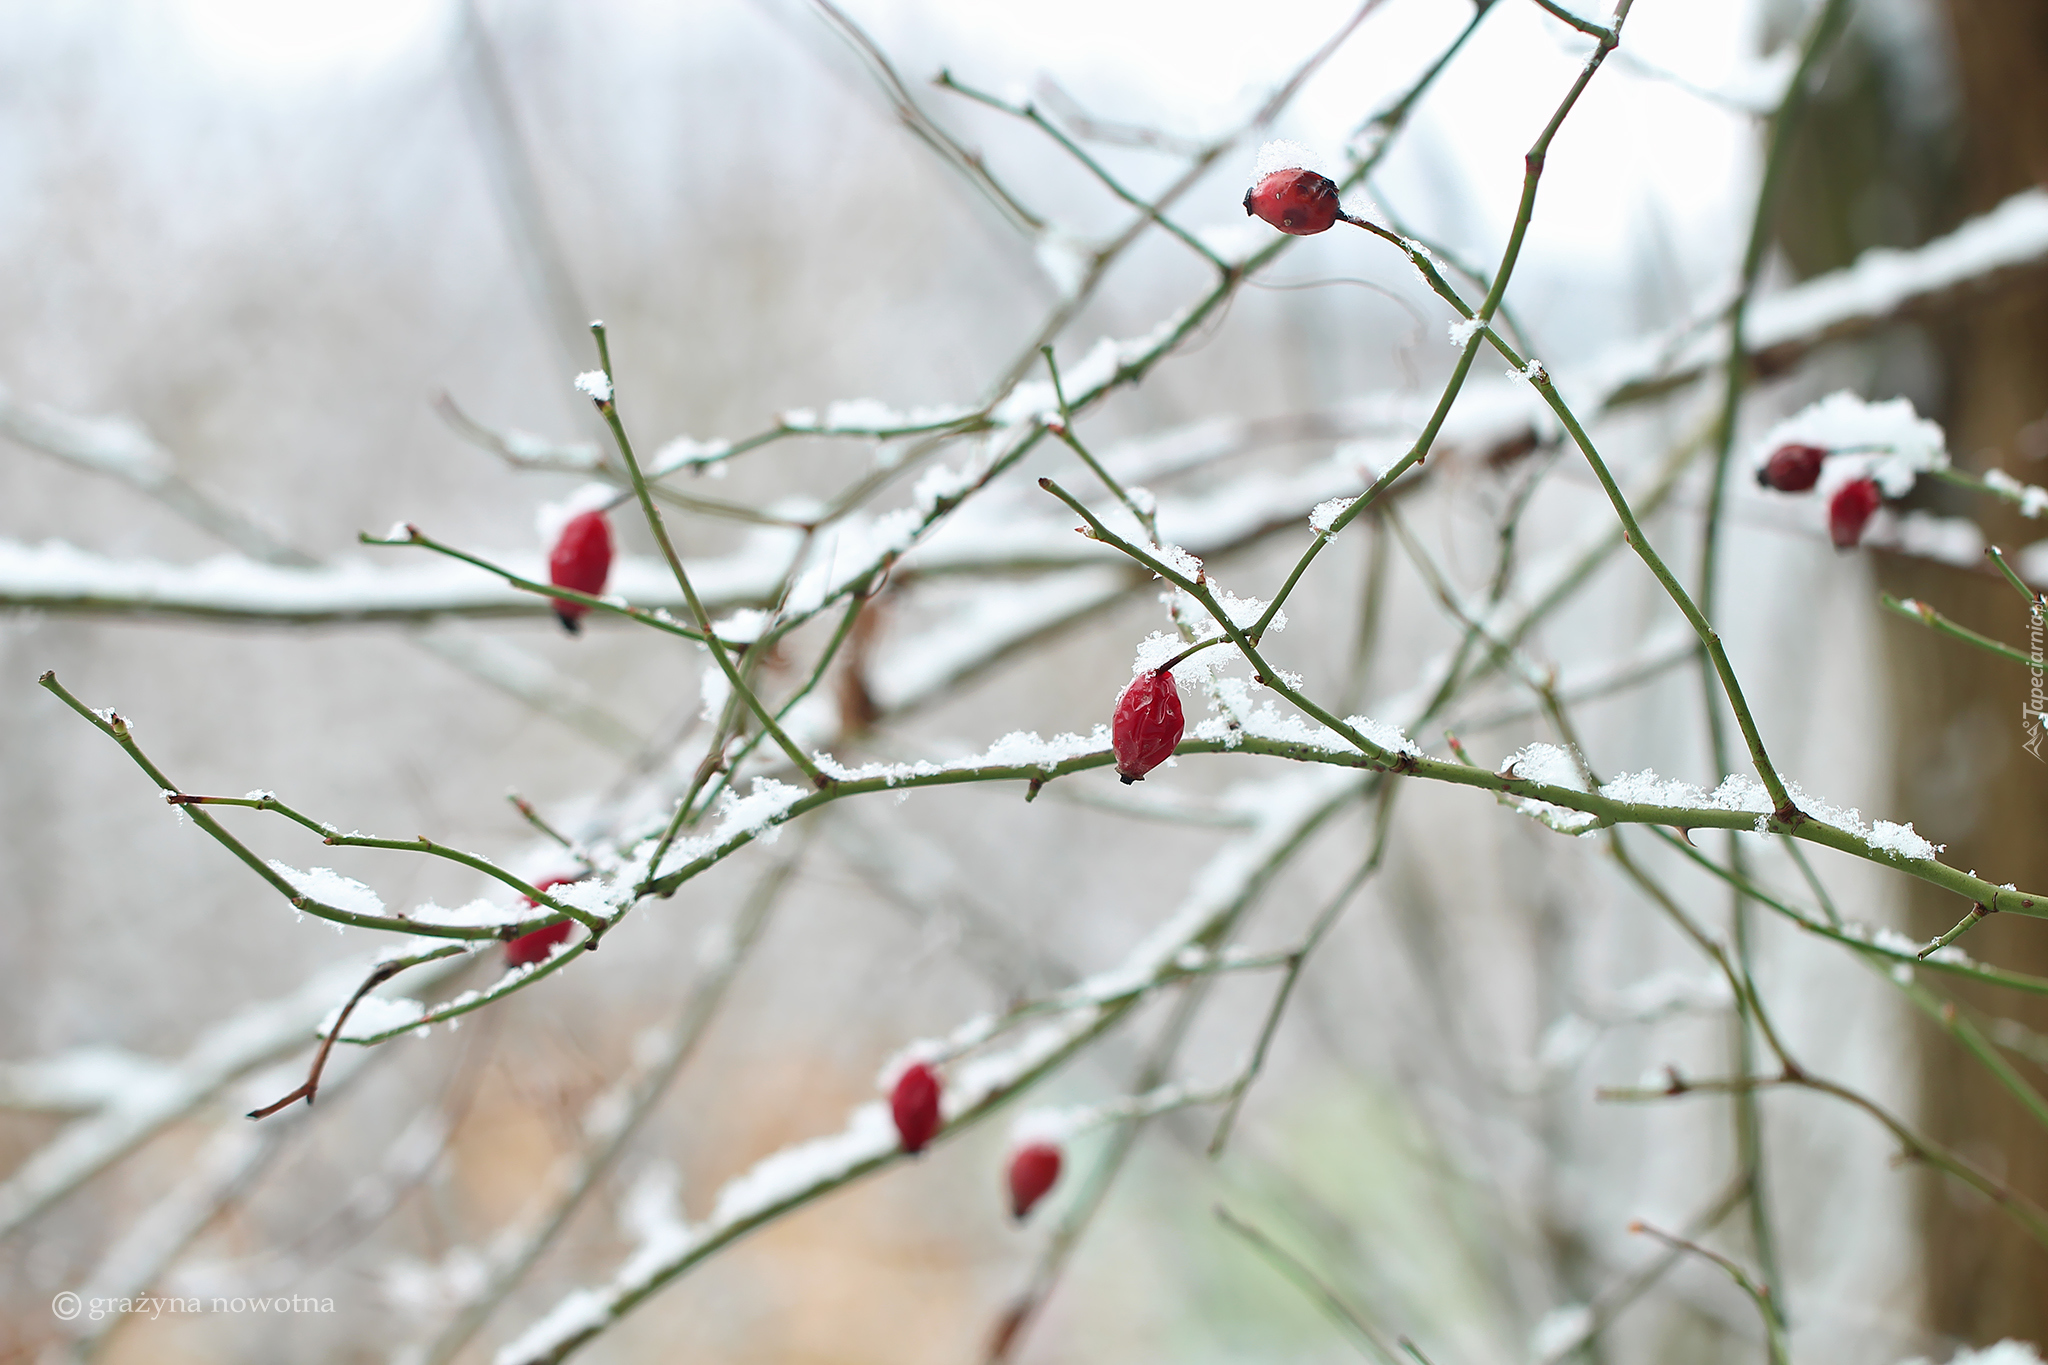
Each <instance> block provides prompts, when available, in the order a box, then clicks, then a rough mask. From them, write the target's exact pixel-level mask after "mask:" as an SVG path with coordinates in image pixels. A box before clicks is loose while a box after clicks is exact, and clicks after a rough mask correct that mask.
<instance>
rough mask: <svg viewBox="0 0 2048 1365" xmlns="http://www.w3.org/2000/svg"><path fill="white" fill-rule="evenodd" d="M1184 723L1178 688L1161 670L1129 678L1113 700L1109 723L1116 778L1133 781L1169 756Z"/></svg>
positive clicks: (1166, 673)
mask: <svg viewBox="0 0 2048 1365" xmlns="http://www.w3.org/2000/svg"><path fill="white" fill-rule="evenodd" d="M1184 727H1185V722H1184V721H1183V720H1182V719H1181V714H1180V689H1179V688H1178V687H1176V686H1174V683H1173V674H1171V673H1169V672H1168V671H1167V670H1165V669H1163V668H1158V669H1151V668H1148V669H1146V670H1145V671H1144V672H1143V673H1140V674H1139V675H1138V676H1137V677H1135V678H1133V679H1131V682H1130V685H1129V686H1128V687H1126V688H1124V690H1123V695H1122V696H1120V697H1118V698H1117V699H1116V713H1115V715H1114V716H1113V718H1112V719H1111V720H1110V724H1109V744H1110V748H1111V749H1113V750H1114V751H1115V752H1116V775H1117V776H1118V777H1120V778H1122V779H1123V780H1124V784H1125V785H1126V786H1128V785H1129V784H1131V783H1133V782H1136V781H1137V780H1138V779H1139V778H1141V777H1143V776H1144V775H1145V774H1146V773H1149V772H1151V771H1152V770H1153V769H1154V768H1156V767H1158V766H1159V765H1160V764H1162V763H1164V762H1165V761H1166V760H1167V759H1168V758H1170V757H1172V755H1173V746H1174V745H1176V744H1178V743H1180V736H1181V731H1182V729H1183V728H1184Z"/></svg>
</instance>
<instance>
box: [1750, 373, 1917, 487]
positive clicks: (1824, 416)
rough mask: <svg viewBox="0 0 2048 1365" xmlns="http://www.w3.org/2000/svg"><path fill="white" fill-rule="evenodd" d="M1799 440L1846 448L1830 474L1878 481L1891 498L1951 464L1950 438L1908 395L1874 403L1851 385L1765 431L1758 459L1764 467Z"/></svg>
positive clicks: (1832, 463)
mask: <svg viewBox="0 0 2048 1365" xmlns="http://www.w3.org/2000/svg"><path fill="white" fill-rule="evenodd" d="M1795 443H1796V444H1801V445H1815V446H1819V447H1821V448H1822V449H1824V450H1828V451H1836V452H1843V453H1840V454H1834V455H1831V456H1830V458H1829V460H1828V463H1827V466H1826V468H1827V471H1828V473H1829V474H1830V475H1832V476H1834V477H1835V478H1837V479H1843V480H1846V479H1847V478H1853V477H1868V478H1873V479H1876V480H1877V485H1878V487H1879V488H1881V489H1883V490H1884V494H1885V496H1886V497H1889V498H1902V497H1904V496H1905V495H1906V494H1908V493H1910V492H1912V491H1913V482H1914V480H1915V479H1916V478H1917V477H1918V476H1919V475H1920V474H1922V473H1924V472H1926V471H1927V470H1930V469H1945V468H1947V467H1948V444H1947V438H1946V437H1945V436H1944V435H1943V434H1942V430H1941V428H1940V427H1939V426H1937V425H1936V424H1935V423H1933V422H1930V421H1928V420H1927V419H1926V418H1924V417H1922V416H1920V415H1919V414H1918V413H1917V412H1915V411H1914V410H1913V402H1912V400H1911V399H1908V398H1893V399H1890V400H1889V401H1886V402H1882V403H1872V402H1869V401H1868V400H1866V399H1863V398H1861V397H1858V396H1857V395H1856V394H1853V393H1851V392H1849V391H1848V390H1847V389H1843V390H1840V391H1839V392H1836V393H1831V394H1829V395H1828V396H1827V397H1826V398H1823V399H1821V400H1820V401H1819V402H1817V403H1812V404H1809V405H1808V406H1806V407H1804V408H1802V409H1800V410H1799V411H1798V412H1796V413H1794V414H1792V416H1790V417H1787V418H1786V419H1785V420H1784V421H1782V422H1779V423H1778V424H1777V425H1776V426H1774V427H1772V428H1771V429H1770V431H1768V432H1767V433H1765V435H1764V438H1763V440H1762V441H1760V442H1758V444H1757V447H1756V453H1755V458H1754V460H1753V463H1754V464H1755V465H1756V466H1757V467H1759V468H1761V467H1762V465H1763V463H1764V461H1766V460H1768V459H1769V458H1770V455H1771V452H1772V451H1774V450H1776V449H1777V448H1778V447H1779V446H1782V445H1788V444H1795ZM1838 471H1839V472H1838Z"/></svg>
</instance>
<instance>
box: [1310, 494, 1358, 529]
mask: <svg viewBox="0 0 2048 1365" xmlns="http://www.w3.org/2000/svg"><path fill="white" fill-rule="evenodd" d="M1357 501H1358V499H1357V498H1356V497H1349V498H1328V499H1326V500H1324V501H1322V502H1319V503H1317V504H1316V509H1315V511H1313V512H1310V513H1309V514H1308V524H1309V529H1310V530H1312V531H1314V532H1315V533H1316V534H1317V535H1319V536H1327V535H1328V534H1330V525H1331V523H1333V522H1335V521H1336V520H1337V518H1338V517H1340V516H1342V515H1344V509H1345V508H1347V507H1349V506H1350V505H1351V504H1352V503H1354V502H1357Z"/></svg>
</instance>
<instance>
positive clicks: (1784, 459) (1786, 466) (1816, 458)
mask: <svg viewBox="0 0 2048 1365" xmlns="http://www.w3.org/2000/svg"><path fill="white" fill-rule="evenodd" d="M1827 457H1828V453H1827V451H1826V450H1824V449H1822V448H1821V447H1820V446H1805V445H1789V446H1779V447H1778V448H1777V449H1776V450H1774V451H1772V452H1771V458H1770V459H1768V460H1765V461H1764V464H1763V468H1761V469H1759V470H1757V472H1756V481H1757V482H1758V483H1760V484H1762V485H1763V486H1764V487H1765V488H1775V489H1777V490H1778V491H1779V492H1780V493H1804V492H1805V491H1806V490H1807V489H1809V488H1811V487H1813V486H1814V484H1815V483H1817V482H1819V480H1820V466H1821V461H1823V460H1825V459H1827Z"/></svg>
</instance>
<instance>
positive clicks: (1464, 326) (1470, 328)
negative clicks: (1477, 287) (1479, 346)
mask: <svg viewBox="0 0 2048 1365" xmlns="http://www.w3.org/2000/svg"><path fill="white" fill-rule="evenodd" d="M1485 325H1486V324H1485V323H1483V322H1481V321H1480V320H1479V319H1478V318H1452V319H1451V320H1450V323H1449V324H1448V326H1447V327H1446V329H1445V330H1446V331H1448V332H1449V333H1450V338H1451V345H1453V346H1456V347H1457V348H1458V349H1459V350H1461V351H1462V350H1464V349H1465V347H1466V345H1467V344H1468V343H1469V342H1470V341H1471V340H1472V338H1473V337H1474V336H1476V335H1478V332H1479V329H1480V328H1481V327H1484V326H1485ZM1509 377H1510V378H1513V376H1509Z"/></svg>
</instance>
